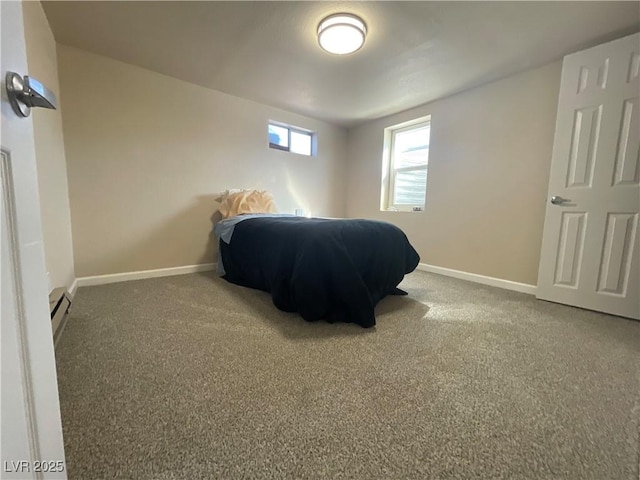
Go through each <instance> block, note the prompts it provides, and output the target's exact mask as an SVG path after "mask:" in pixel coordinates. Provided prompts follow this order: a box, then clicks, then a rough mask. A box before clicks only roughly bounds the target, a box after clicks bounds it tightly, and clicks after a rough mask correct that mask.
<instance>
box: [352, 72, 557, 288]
mask: <svg viewBox="0 0 640 480" xmlns="http://www.w3.org/2000/svg"><path fill="white" fill-rule="evenodd" d="M560 72H561V63H560V62H556V63H553V64H550V65H547V66H544V67H541V68H538V69H535V70H530V71H527V72H525V73H522V74H519V75H515V76H512V77H509V78H506V79H503V80H500V81H497V82H494V83H491V84H488V85H484V86H482V87H478V88H475V89H473V90H469V91H467V92H463V93H461V94H458V95H455V96H452V97H448V98H445V99H442V100H439V101H436V102H433V103H430V104H428V105H424V106H421V107H418V108H415V109H412V110H410V111H407V112H403V113H401V114H397V115H393V116H389V117H385V118H383V119H379V120H375V121H372V122H369V123H367V124H365V125H362V126H360V127H357V128H354V129H352V130H350V131H349V137H348V147H347V149H348V155H347V158H348V159H349V168H348V178H347V184H348V185H349V187H348V194H347V215H348V216H350V217H367V218H377V219H381V220H386V221H389V222H392V223H395V224H397V225H398V226H400V227H401V228H402V229H403V230H404V231H405V232H406V233H407V236H408V237H409V239H410V241H411V242H412V243H413V245H414V246H415V247H416V249H417V250H418V252H419V253H420V256H421V258H422V260H421V261H422V262H423V263H426V264H430V265H436V266H440V267H445V268H450V269H454V270H461V271H464V272H470V273H475V274H480V275H486V276H490V277H495V278H501V279H506V280H511V281H515V282H521V283H526V284H536V282H537V272H538V262H539V258H540V245H541V241H542V228H543V222H544V211H545V201H546V195H547V185H548V180H549V168H550V163H551V150H552V143H553V133H554V128H555V117H556V108H557V99H558V91H559V86H560ZM424 115H431V149H430V156H429V174H428V180H427V182H428V184H427V204H426V208H425V212H423V213H398V212H380V211H379V206H380V182H381V173H382V172H381V159H382V145H383V129H384V128H385V127H388V126H391V125H395V124H398V123H401V122H403V121H407V120H411V119H413V118H417V117H420V116H424Z"/></svg>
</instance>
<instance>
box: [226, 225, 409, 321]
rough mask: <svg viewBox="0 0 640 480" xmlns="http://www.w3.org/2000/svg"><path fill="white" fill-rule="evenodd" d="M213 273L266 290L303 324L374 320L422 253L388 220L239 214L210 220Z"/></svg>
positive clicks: (404, 293) (395, 292)
mask: <svg viewBox="0 0 640 480" xmlns="http://www.w3.org/2000/svg"><path fill="white" fill-rule="evenodd" d="M214 233H215V235H216V238H217V240H218V247H219V251H218V271H219V273H220V274H221V275H222V276H223V278H224V279H225V280H227V281H229V282H231V283H234V284H237V285H242V286H245V287H250V288H255V289H259V290H263V291H265V292H268V293H270V294H271V298H272V300H273V303H274V305H275V306H276V307H277V308H279V309H280V310H284V311H286V312H298V313H299V314H300V315H301V316H302V318H304V319H305V320H307V321H317V320H321V319H326V320H328V321H329V322H336V321H340V322H353V323H356V324H358V325H361V326H362V327H367V328H368V327H373V326H374V325H375V324H376V319H375V314H374V308H375V306H376V304H377V303H378V302H379V301H380V300H381V299H382V298H384V297H386V296H387V295H406V292H403V291H402V290H400V289H398V288H397V287H398V284H399V283H400V282H401V281H402V279H403V278H404V275H405V274H407V273H410V272H412V271H413V270H414V269H415V268H416V266H417V265H418V262H419V261H420V257H419V256H418V254H417V252H416V251H415V250H414V248H413V247H412V246H411V244H410V243H409V241H408V240H407V237H406V236H405V234H404V233H403V232H402V230H400V229H399V228H398V227H396V226H395V225H392V224H390V223H386V222H381V221H375V220H362V219H327V218H306V217H298V216H294V215H287V214H276V213H255V212H248V213H239V214H237V215H233V216H231V217H230V218H227V219H224V220H221V221H220V222H218V223H217V224H216V225H215V228H214Z"/></svg>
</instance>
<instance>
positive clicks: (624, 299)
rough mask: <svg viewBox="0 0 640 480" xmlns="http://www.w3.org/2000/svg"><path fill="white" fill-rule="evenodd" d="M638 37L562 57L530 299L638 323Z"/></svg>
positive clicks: (639, 142) (639, 166)
mask: <svg viewBox="0 0 640 480" xmlns="http://www.w3.org/2000/svg"><path fill="white" fill-rule="evenodd" d="M639 74H640V34H635V35H631V36H628V37H625V38H622V39H619V40H615V41H613V42H609V43H605V44H603V45H599V46H597V47H594V48H591V49H588V50H584V51H581V52H578V53H574V54H572V55H568V56H566V57H565V59H564V62H563V66H562V79H561V84H560V97H559V103H558V115H557V120H556V131H555V140H554V145H553V157H552V163H551V175H550V180H549V196H548V198H547V209H546V216H545V224H544V235H543V242H542V251H541V258H540V268H539V273H538V288H537V296H538V298H541V299H544V300H550V301H553V302H559V303H565V304H568V305H574V306H578V307H582V308H587V309H591V310H598V311H601V312H607V313H612V314H615V315H621V316H625V317H630V318H636V319H640V284H639V281H638V278H639V276H640V263H639V260H638V254H639V252H638V247H639V245H638V235H639V229H638V217H639V214H638V212H639V210H640V183H639V181H640V165H639V163H640V161H639V155H640V153H639V150H640V148H639V147H640V121H639V118H640V115H639V111H638V110H639V108H640V102H639V96H640V83H639V82H640V79H639Z"/></svg>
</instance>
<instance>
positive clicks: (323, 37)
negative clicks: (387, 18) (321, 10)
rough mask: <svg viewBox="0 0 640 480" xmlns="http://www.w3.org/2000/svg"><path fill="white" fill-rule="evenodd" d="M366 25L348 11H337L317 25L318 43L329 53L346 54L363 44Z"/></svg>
mask: <svg viewBox="0 0 640 480" xmlns="http://www.w3.org/2000/svg"><path fill="white" fill-rule="evenodd" d="M366 36H367V26H366V25H365V23H364V21H363V20H362V19H361V18H360V17H357V16H355V15H352V14H350V13H337V14H335V15H329V16H328V17H326V18H324V19H323V20H322V21H321V22H320V24H319V25H318V43H319V44H320V46H321V47H322V48H323V49H324V50H326V51H327V52H329V53H334V54H336V55H346V54H347V53H353V52H355V51H356V50H359V49H360V48H361V47H362V45H364V39H365V37H366Z"/></svg>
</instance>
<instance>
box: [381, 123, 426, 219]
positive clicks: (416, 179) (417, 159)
mask: <svg viewBox="0 0 640 480" xmlns="http://www.w3.org/2000/svg"><path fill="white" fill-rule="evenodd" d="M430 136H431V117H429V116H428V117H422V118H418V119H416V120H412V121H410V122H404V123H401V124H399V125H394V126H391V127H388V128H385V130H384V158H383V172H382V178H383V182H382V193H381V202H380V203H381V209H382V210H390V211H404V212H407V211H413V212H420V211H422V210H424V205H425V198H426V193H427V170H428V166H429V138H430Z"/></svg>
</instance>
